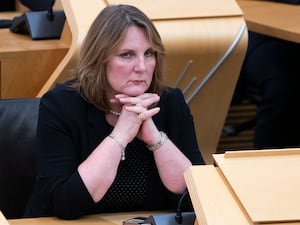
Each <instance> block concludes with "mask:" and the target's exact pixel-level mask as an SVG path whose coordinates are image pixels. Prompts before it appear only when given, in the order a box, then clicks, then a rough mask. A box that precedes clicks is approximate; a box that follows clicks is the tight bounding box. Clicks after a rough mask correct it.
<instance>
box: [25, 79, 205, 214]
mask: <svg viewBox="0 0 300 225" xmlns="http://www.w3.org/2000/svg"><path fill="white" fill-rule="evenodd" d="M159 107H160V112H159V114H157V115H155V116H154V118H153V120H154V122H155V124H156V125H157V127H158V129H159V130H162V131H164V132H165V133H167V135H168V137H169V138H170V139H171V140H172V141H173V142H174V144H175V145H177V146H178V148H179V149H181V151H182V152H183V153H184V154H185V155H186V156H187V157H188V158H189V159H190V160H191V161H192V163H193V164H204V162H203V159H202V156H201V154H200V151H199V149H198V145H197V141H196V135H195V130H194V124H193V118H192V115H191V112H190V110H189V107H188V106H187V104H186V103H185V100H184V97H183V95H182V92H181V91H180V90H179V89H171V88H170V89H168V90H167V91H165V93H164V94H163V95H162V96H161V100H160V102H159ZM111 130H112V127H111V126H110V125H109V124H108V123H107V121H106V119H105V113H104V112H103V111H101V110H99V109H97V108H96V107H94V106H93V105H92V104H89V103H88V102H87V101H86V100H85V99H83V98H82V97H81V96H80V95H79V94H78V93H77V92H75V91H73V90H70V89H68V88H67V86H66V84H63V85H59V86H57V87H56V88H54V89H53V90H51V91H50V92H48V93H47V94H46V95H44V96H43V97H42V99H41V104H40V112H39V121H38V127H37V144H38V150H39V158H38V162H39V174H38V177H37V182H36V186H35V189H34V192H33V194H32V198H31V200H30V202H29V205H28V207H27V210H26V213H25V216H26V217H35V216H51V215H57V216H59V217H64V218H76V217H79V216H81V215H84V214H88V213H100V212H106V210H105V209H103V208H101V207H100V206H99V204H95V203H94V202H93V200H92V198H91V196H90V195H89V193H88V191H87V189H86V187H85V186H84V184H83V182H82V180H81V178H80V176H79V174H78V172H77V167H78V165H79V164H80V163H81V162H82V161H83V160H84V159H85V158H86V157H87V156H88V155H89V154H90V153H91V152H92V151H93V150H94V149H95V147H96V146H97V145H98V144H99V143H100V142H101V141H102V140H103V139H104V138H105V137H107V136H108V135H109V134H110V132H111ZM145 154H147V155H148V156H147V157H149V160H152V161H153V162H154V159H153V154H152V153H151V152H150V151H147V153H145ZM147 160H148V159H147ZM125 161H126V160H125ZM149 179H152V180H151V181H150V182H149V183H150V185H151V187H150V188H149V190H150V191H149V193H148V197H147V200H146V201H145V203H144V204H143V206H142V207H141V208H139V209H132V210H151V209H161V208H176V207H175V205H174V203H175V202H176V201H174V199H178V196H174V195H172V194H171V193H169V192H168V191H167V190H166V188H165V187H164V186H163V185H162V184H161V182H160V179H159V175H158V173H157V171H153V173H152V175H151V176H150V178H149ZM158 196H159V197H158ZM164 196H167V197H166V198H164ZM170 196H171V197H170ZM172 199H173V200H172ZM172 201H173V202H172ZM100 202H101V201H100ZM168 202H169V203H170V204H168ZM171 202H172V203H171ZM176 203H177V202H176ZM108 211H114V210H108Z"/></svg>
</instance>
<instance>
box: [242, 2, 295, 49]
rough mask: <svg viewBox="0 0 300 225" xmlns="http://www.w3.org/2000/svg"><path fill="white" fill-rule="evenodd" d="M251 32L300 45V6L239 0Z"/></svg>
mask: <svg viewBox="0 0 300 225" xmlns="http://www.w3.org/2000/svg"><path fill="white" fill-rule="evenodd" d="M237 2H238V4H239V6H240V7H241V9H242V10H243V12H244V16H245V20H246V22H247V26H248V29H249V30H252V31H255V32H258V33H262V34H266V35H270V36H273V37H277V38H281V39H285V40H289V41H293V42H297V43H300V23H299V21H300V5H293V4H287V3H279V2H276V1H264V0H238V1H237Z"/></svg>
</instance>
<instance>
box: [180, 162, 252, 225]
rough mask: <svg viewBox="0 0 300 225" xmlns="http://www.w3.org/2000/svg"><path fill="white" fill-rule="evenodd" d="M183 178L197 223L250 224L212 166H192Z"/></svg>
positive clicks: (215, 224) (214, 224) (217, 224)
mask: <svg viewBox="0 0 300 225" xmlns="http://www.w3.org/2000/svg"><path fill="white" fill-rule="evenodd" d="M185 180H186V183H187V187H188V190H189V193H190V196H191V200H192V203H193V207H194V210H195V213H196V218H197V221H198V223H199V224H201V225H220V224H222V225H248V224H252V223H251V222H250V221H249V220H248V219H247V216H246V213H244V212H243V211H241V208H240V205H239V204H238V202H237V201H236V199H235V196H234V195H232V193H231V192H230V190H229V189H228V188H227V186H226V184H225V182H226V181H225V180H224V179H223V178H222V176H220V174H219V171H218V170H217V169H216V168H215V167H214V166H212V165H208V166H192V167H190V168H189V169H188V170H187V171H186V172H185Z"/></svg>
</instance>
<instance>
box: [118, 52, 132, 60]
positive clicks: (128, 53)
mask: <svg viewBox="0 0 300 225" xmlns="http://www.w3.org/2000/svg"><path fill="white" fill-rule="evenodd" d="M119 56H120V57H121V58H123V59H129V58H130V57H132V53H131V52H123V53H121V54H120V55H119Z"/></svg>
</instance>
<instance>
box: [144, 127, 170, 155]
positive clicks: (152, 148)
mask: <svg viewBox="0 0 300 225" xmlns="http://www.w3.org/2000/svg"><path fill="white" fill-rule="evenodd" d="M160 135H161V136H160V140H159V141H158V142H157V143H156V144H154V145H147V147H148V149H149V150H150V151H152V152H154V151H156V150H157V149H159V148H160V147H161V146H162V145H163V144H164V143H165V142H166V141H167V140H168V136H167V135H166V133H165V132H163V131H160Z"/></svg>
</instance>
